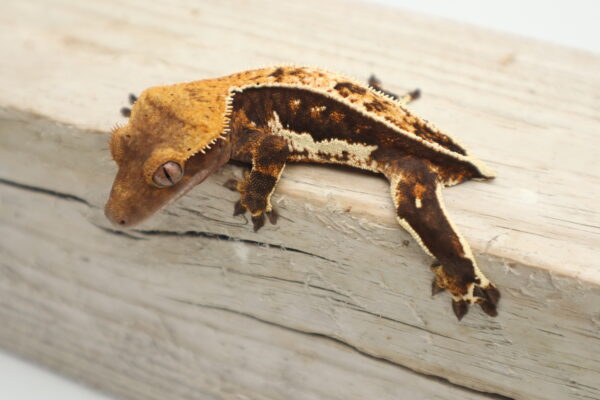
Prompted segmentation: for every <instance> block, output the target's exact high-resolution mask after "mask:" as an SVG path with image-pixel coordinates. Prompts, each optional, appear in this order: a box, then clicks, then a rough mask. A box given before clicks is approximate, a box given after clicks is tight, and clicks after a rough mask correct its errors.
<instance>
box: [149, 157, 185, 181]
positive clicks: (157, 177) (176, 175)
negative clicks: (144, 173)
mask: <svg viewBox="0 0 600 400" xmlns="http://www.w3.org/2000/svg"><path fill="white" fill-rule="evenodd" d="M182 177H183V168H182V167H181V165H179V164H178V163H176V162H175V161H169V162H166V163H164V164H163V165H161V166H160V167H158V169H157V170H156V172H155V173H154V176H153V177H152V180H153V181H154V184H155V185H156V186H158V187H160V188H164V187H169V186H173V185H175V184H176V183H177V182H179V181H180V180H181V178H182Z"/></svg>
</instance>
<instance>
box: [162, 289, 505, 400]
mask: <svg viewBox="0 0 600 400" xmlns="http://www.w3.org/2000/svg"><path fill="white" fill-rule="evenodd" d="M168 299H169V300H172V301H175V302H177V303H181V304H186V305H190V306H194V307H199V308H205V309H210V310H217V311H223V312H228V313H232V314H236V315H239V316H242V317H245V318H249V319H252V320H254V321H257V322H260V323H264V324H267V325H270V326H274V327H277V328H281V329H285V330H287V331H291V332H295V333H299V334H302V335H308V336H311V337H314V338H320V339H323V340H328V341H332V342H335V343H337V344H339V345H342V346H344V347H346V348H348V349H350V350H353V351H355V352H357V353H358V354H360V355H362V356H364V357H368V358H370V359H372V360H376V361H379V362H383V363H386V364H388V365H392V366H394V367H396V368H400V369H402V370H404V371H408V372H410V373H414V374H415V375H418V376H421V377H423V378H426V379H429V380H432V381H435V382H438V383H441V384H443V385H448V386H451V387H454V388H459V389H461V390H465V391H467V392H470V393H476V394H483V395H486V396H488V397H489V398H490V400H514V399H513V398H511V397H507V396H502V395H500V394H496V393H490V392H484V391H479V390H475V389H472V388H469V387H466V386H461V385H458V384H456V383H453V382H451V381H449V380H447V379H445V378H442V377H439V376H436V375H430V374H426V373H423V372H420V371H417V370H414V369H412V368H410V367H407V366H405V365H402V364H399V363H397V362H394V361H392V360H390V359H389V358H385V357H381V356H378V355H375V354H371V353H368V352H366V351H364V350H362V349H361V348H359V347H357V346H355V345H353V344H351V343H349V342H346V341H344V340H342V339H340V338H337V337H334V336H329V335H326V334H324V333H320V332H314V331H307V330H302V329H298V328H293V327H290V326H286V325H282V324H279V323H277V322H273V321H269V320H265V319H262V318H259V317H257V316H255V315H252V314H248V313H245V312H242V311H237V310H232V309H230V308H227V307H222V306H216V305H210V304H202V303H196V302H192V301H187V300H182V299H177V298H173V297H168ZM392 321H394V320H392ZM395 322H398V323H401V324H403V322H400V321H395ZM411 326H412V325H411ZM417 328H418V327H417ZM419 329H421V328H419Z"/></svg>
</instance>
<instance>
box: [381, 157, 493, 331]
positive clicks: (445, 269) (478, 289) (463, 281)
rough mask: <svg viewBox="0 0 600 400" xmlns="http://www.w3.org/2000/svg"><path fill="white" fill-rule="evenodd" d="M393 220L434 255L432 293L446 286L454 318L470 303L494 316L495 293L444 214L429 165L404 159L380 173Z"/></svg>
mask: <svg viewBox="0 0 600 400" xmlns="http://www.w3.org/2000/svg"><path fill="white" fill-rule="evenodd" d="M385 174H386V176H387V177H388V179H389V180H390V183H391V192H392V198H393V200H394V204H395V206H396V212H397V217H398V221H399V222H400V224H401V225H402V226H403V227H404V228H405V229H406V230H407V231H408V232H409V233H410V234H411V235H412V236H413V237H414V238H415V239H416V240H417V241H418V242H419V244H420V245H421V247H423V249H424V250H425V251H426V252H427V253H429V254H430V255H431V256H433V257H435V258H436V259H437V262H436V263H435V264H434V265H433V266H432V270H433V272H434V274H435V279H434V281H433V284H432V285H433V286H432V291H433V294H436V293H438V292H440V291H442V290H444V289H445V290H447V291H448V292H450V294H451V295H452V297H453V300H452V309H453V311H454V314H455V315H456V317H457V318H458V319H459V320H460V319H462V317H464V315H465V314H466V313H467V312H468V309H469V305H470V304H479V305H480V306H481V308H482V309H483V311H484V312H485V313H487V314H488V315H490V316H496V315H497V311H496V305H497V303H498V300H499V299H500V292H499V291H498V290H497V289H496V287H495V286H494V284H493V283H491V282H490V281H489V280H488V279H487V278H486V277H485V276H484V275H483V273H482V272H481V271H480V270H479V268H478V267H477V264H476V262H475V259H474V257H473V254H472V252H471V249H470V247H469V244H468V243H467V242H466V241H465V240H464V239H463V238H462V237H461V236H460V234H459V233H458V231H457V230H456V228H455V227H454V226H453V224H452V223H451V222H450V221H449V219H448V216H447V215H446V212H445V209H444V204H443V200H442V196H441V189H442V183H441V182H439V181H438V179H437V175H436V173H435V171H434V170H433V168H432V166H431V164H429V163H428V162H427V161H425V160H422V159H416V158H414V157H405V158H402V159H400V160H397V161H394V162H392V163H391V165H388V166H387V168H386V171H385Z"/></svg>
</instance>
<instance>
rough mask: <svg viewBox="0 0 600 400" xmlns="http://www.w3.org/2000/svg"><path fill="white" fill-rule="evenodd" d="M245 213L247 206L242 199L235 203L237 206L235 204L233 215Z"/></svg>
mask: <svg viewBox="0 0 600 400" xmlns="http://www.w3.org/2000/svg"><path fill="white" fill-rule="evenodd" d="M245 213H246V207H244V205H243V204H242V201H241V200H238V201H237V202H236V203H235V206H233V215H234V216H237V215H243V214H245Z"/></svg>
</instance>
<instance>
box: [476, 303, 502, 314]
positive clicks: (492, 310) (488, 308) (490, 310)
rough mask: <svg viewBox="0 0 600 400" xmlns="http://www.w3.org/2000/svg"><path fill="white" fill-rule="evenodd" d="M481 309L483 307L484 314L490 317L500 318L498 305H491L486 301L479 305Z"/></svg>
mask: <svg viewBox="0 0 600 400" xmlns="http://www.w3.org/2000/svg"><path fill="white" fill-rule="evenodd" d="M479 307H481V309H482V310H483V312H484V313H486V314H487V315H489V316H490V317H497V316H498V310H496V305H494V304H492V303H490V302H489V301H487V300H484V301H482V302H481V303H479Z"/></svg>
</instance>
